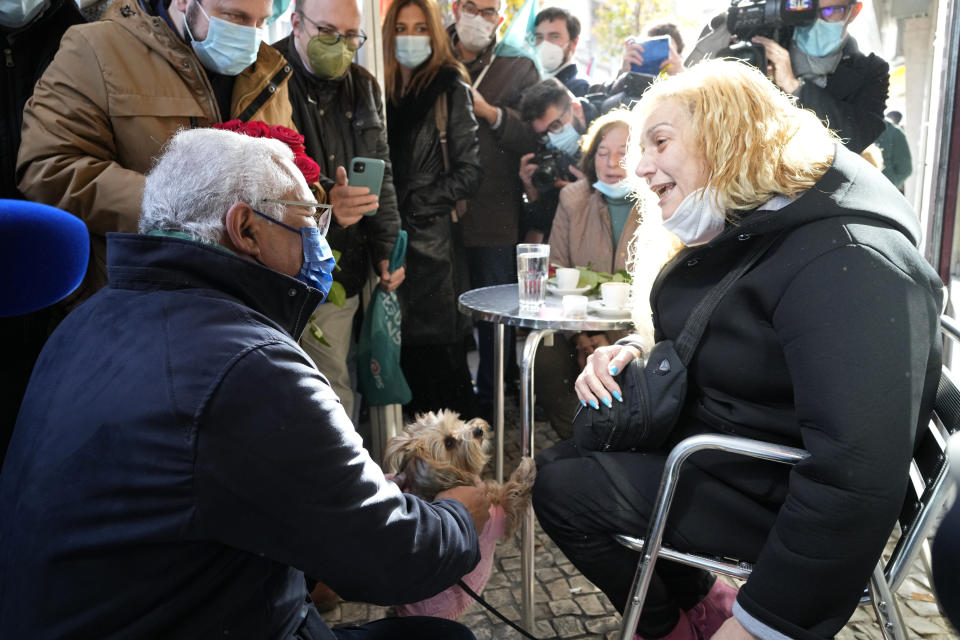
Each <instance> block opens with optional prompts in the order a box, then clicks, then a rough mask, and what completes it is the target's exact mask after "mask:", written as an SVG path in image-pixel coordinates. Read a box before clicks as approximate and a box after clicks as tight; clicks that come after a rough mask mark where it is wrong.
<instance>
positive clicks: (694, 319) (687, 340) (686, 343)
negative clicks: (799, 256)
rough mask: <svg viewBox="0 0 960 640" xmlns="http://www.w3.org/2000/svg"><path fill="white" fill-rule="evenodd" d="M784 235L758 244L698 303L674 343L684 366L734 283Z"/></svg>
mask: <svg viewBox="0 0 960 640" xmlns="http://www.w3.org/2000/svg"><path fill="white" fill-rule="evenodd" d="M783 233H784V232H780V233H777V234H774V235H772V236H768V237H766V238H763V239H761V240H760V241H759V242H757V243H756V245H754V247H753V249H752V250H751V251H750V252H749V253H748V254H747V255H745V256H744V257H743V260H741V261H740V263H739V264H738V265H737V266H736V267H735V268H734V269H733V270H731V271H728V272H727V275H725V276H724V277H723V279H722V280H721V281H720V282H718V283H717V284H716V285H715V286H714V287H713V288H712V289H710V291H708V292H707V295H705V296H704V297H703V299H702V300H701V301H700V302H699V303H697V306H696V307H694V309H693V311H692V312H691V313H690V317H688V318H687V322H686V323H685V324H684V325H683V331H681V332H680V336H679V337H678V338H677V339H676V341H674V348H675V349H676V350H677V355H678V356H680V361H681V362H683V366H687V365H689V364H690V360H691V359H692V358H693V354H694V352H695V351H696V350H697V346H698V345H699V344H700V338H702V337H703V332H704V331H705V330H706V328H707V323H708V322H709V321H710V316H711V315H713V311H714V310H715V309H716V308H717V305H718V304H720V300H722V299H723V296H725V295H726V293H727V291H729V290H730V287H732V286H733V283H735V282H736V281H737V280H739V279H740V278H741V277H742V276H743V275H744V274H745V273H746V272H747V271H749V270H750V268H751V267H752V266H753V265H754V264H756V262H757V260H759V259H760V257H761V256H762V255H763V254H764V253H766V252H767V249H769V248H770V247H771V246H773V243H775V242H776V241H777V240H779V239H780V236H782V235H783Z"/></svg>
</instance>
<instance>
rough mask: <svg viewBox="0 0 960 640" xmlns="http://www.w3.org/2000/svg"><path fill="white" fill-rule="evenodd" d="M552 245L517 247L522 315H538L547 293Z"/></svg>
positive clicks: (521, 245) (524, 245)
mask: <svg viewBox="0 0 960 640" xmlns="http://www.w3.org/2000/svg"><path fill="white" fill-rule="evenodd" d="M549 262H550V245H548V244H518V245H517V282H518V283H519V286H520V313H521V315H522V314H529V313H537V311H538V310H539V309H540V307H542V306H543V296H544V293H545V292H546V282H547V270H548V268H549Z"/></svg>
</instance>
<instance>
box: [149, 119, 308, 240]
mask: <svg viewBox="0 0 960 640" xmlns="http://www.w3.org/2000/svg"><path fill="white" fill-rule="evenodd" d="M299 185H302V186H303V187H304V188H306V182H305V181H304V179H303V175H302V174H301V173H300V171H299V170H298V169H297V168H296V165H295V164H294V163H293V151H291V150H290V147H288V146H287V145H286V144H284V143H283V142H280V141H279V140H273V139H271V138H252V137H250V136H245V135H242V134H239V133H234V132H232V131H222V130H219V129H187V130H183V131H180V132H179V133H177V134H176V135H175V136H173V138H171V139H170V141H169V142H168V143H167V144H166V146H165V148H164V151H163V154H162V155H161V156H160V158H159V159H158V160H157V163H156V165H154V167H153V169H151V170H150V172H149V173H148V174H147V181H146V185H145V186H144V189H143V204H142V205H141V215H140V233H148V232H150V231H154V230H163V231H179V232H182V233H187V234H189V235H191V236H192V237H193V238H195V239H196V240H199V241H202V242H211V243H216V242H218V241H219V240H220V238H221V236H222V234H223V228H224V227H223V223H224V216H226V214H227V211H228V210H229V209H230V207H232V206H233V205H235V204H237V203H238V202H245V203H247V204H249V205H250V206H251V207H255V208H256V209H257V211H260V212H261V213H264V214H265V215H268V216H270V217H271V218H274V219H277V220H279V219H280V218H281V217H282V216H283V205H282V204H270V203H266V202H264V201H265V200H278V199H283V198H284V196H285V195H287V194H289V193H290V192H291V191H293V190H294V189H296V188H297V187H298V186H299Z"/></svg>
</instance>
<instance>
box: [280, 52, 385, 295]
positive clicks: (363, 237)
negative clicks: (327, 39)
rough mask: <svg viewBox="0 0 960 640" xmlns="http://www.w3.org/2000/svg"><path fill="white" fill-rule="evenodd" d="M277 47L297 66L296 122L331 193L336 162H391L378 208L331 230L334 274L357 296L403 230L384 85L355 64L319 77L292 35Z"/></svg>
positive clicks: (294, 90) (293, 88)
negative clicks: (325, 77) (307, 64)
mask: <svg viewBox="0 0 960 640" xmlns="http://www.w3.org/2000/svg"><path fill="white" fill-rule="evenodd" d="M273 46H274V47H275V48H276V49H277V50H279V51H280V52H281V53H282V54H283V55H284V56H285V57H286V58H287V60H289V61H290V66H292V67H293V77H292V78H291V79H290V85H289V87H290V103H291V104H292V105H293V123H294V124H295V125H296V126H297V130H298V131H299V132H300V133H302V134H303V137H304V143H305V144H306V147H307V154H308V155H309V156H310V157H311V158H313V159H314V160H316V161H317V163H318V164H319V165H320V171H321V176H320V186H322V187H323V188H324V189H325V190H326V191H327V192H328V193H329V192H330V189H331V188H332V187H333V185H334V184H335V180H336V175H337V174H336V171H337V166H338V165H339V166H343V168H344V169H348V168H349V167H348V165H349V162H350V160H351V159H352V158H355V157H358V156H363V157H366V158H379V159H381V160H384V161H385V162H386V163H387V166H386V169H385V170H384V174H383V186H381V188H380V208H379V209H377V213H376V214H374V215H372V216H364V217H363V218H361V220H360V222H358V223H356V224H354V225H351V226H349V227H341V226H340V225H338V224H337V223H336V222H335V221H334V222H332V223H331V225H330V232H329V233H328V234H327V241H328V242H329V243H330V246H331V247H332V248H333V249H336V250H337V251H340V252H341V255H340V259H339V260H338V261H337V266H339V267H340V268H339V269H338V270H336V271H335V272H334V274H333V279H334V280H336V281H337V282H339V283H340V284H342V285H343V288H344V289H345V290H346V293H347V296H353V295H356V294H357V293H359V292H360V289H361V288H362V287H363V284H364V282H365V281H366V279H367V265H368V263H369V261H372V262H373V265H374V270H376V263H377V262H379V261H380V260H388V259H389V258H390V252H391V251H392V250H393V245H394V244H395V243H396V241H397V230H398V229H400V214H399V213H398V212H397V195H396V191H395V190H394V186H393V184H394V181H393V171H392V167H391V165H390V150H389V149H388V147H387V131H386V127H385V125H384V122H383V103H382V102H381V99H380V95H381V94H380V87H379V86H378V85H377V80H376V78H374V77H373V76H372V75H370V73H369V72H368V71H367V70H366V69H364V68H363V67H361V66H360V65H357V64H353V65H350V70H349V71H348V72H347V74H346V75H345V76H343V77H342V78H339V79H337V80H323V79H321V78H318V77H317V76H315V75H313V74H312V73H311V72H310V71H309V70H308V69H307V68H306V67H304V65H303V60H302V59H301V57H300V54H299V53H298V52H297V50H296V48H295V46H294V41H293V37H292V36H288V37H286V38H284V39H283V40H280V41H278V42H277V43H276V44H274V45H273ZM378 275H379V274H378Z"/></svg>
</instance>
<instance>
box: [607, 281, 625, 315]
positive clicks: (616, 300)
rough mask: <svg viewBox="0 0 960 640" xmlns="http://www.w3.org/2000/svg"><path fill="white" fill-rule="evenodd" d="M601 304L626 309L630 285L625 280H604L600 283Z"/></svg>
mask: <svg viewBox="0 0 960 640" xmlns="http://www.w3.org/2000/svg"><path fill="white" fill-rule="evenodd" d="M600 298H601V299H602V300H603V306H605V307H608V308H610V309H626V308H627V305H628V304H629V302H630V285H629V284H627V283H626V282H604V283H603V284H601V285H600Z"/></svg>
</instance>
